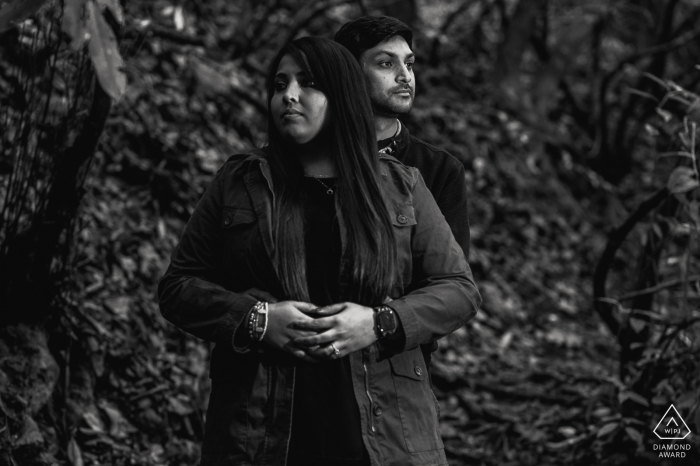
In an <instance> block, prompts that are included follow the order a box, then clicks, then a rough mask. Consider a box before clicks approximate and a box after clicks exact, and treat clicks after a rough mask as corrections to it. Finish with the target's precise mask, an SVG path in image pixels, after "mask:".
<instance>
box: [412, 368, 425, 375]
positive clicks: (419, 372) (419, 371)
mask: <svg viewBox="0 0 700 466" xmlns="http://www.w3.org/2000/svg"><path fill="white" fill-rule="evenodd" d="M413 370H414V371H415V372H416V375H417V376H419V377H420V376H421V375H422V374H423V369H421V367H420V366H416V367H415V368H414V369H413Z"/></svg>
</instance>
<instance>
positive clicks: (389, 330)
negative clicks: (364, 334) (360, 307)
mask: <svg viewBox="0 0 700 466" xmlns="http://www.w3.org/2000/svg"><path fill="white" fill-rule="evenodd" d="M397 327H398V324H397V322H396V312H395V311H394V310H393V309H392V308H390V307H389V306H379V307H375V308H374V333H376V334H377V339H381V338H384V337H385V336H387V335H391V334H393V333H394V332H396V328H397Z"/></svg>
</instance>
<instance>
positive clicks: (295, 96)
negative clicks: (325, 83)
mask: <svg viewBox="0 0 700 466" xmlns="http://www.w3.org/2000/svg"><path fill="white" fill-rule="evenodd" d="M299 90H300V89H299V85H298V84H297V83H295V82H292V83H289V86H287V88H286V89H285V90H284V95H283V96H282V100H284V103H285V104H289V103H290V102H299Z"/></svg>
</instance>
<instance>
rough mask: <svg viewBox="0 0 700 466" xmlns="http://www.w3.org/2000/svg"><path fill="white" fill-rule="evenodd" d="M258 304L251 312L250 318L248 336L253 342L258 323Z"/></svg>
mask: <svg viewBox="0 0 700 466" xmlns="http://www.w3.org/2000/svg"><path fill="white" fill-rule="evenodd" d="M257 306H258V305H257V304H256V305H255V306H253V308H252V309H251V311H250V316H249V317H248V336H249V337H250V339H251V340H255V327H256V326H257V322H258V313H257V312H256V309H257Z"/></svg>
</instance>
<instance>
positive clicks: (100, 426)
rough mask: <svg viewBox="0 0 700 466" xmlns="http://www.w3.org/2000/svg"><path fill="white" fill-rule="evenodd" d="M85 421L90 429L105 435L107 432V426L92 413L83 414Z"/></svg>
mask: <svg viewBox="0 0 700 466" xmlns="http://www.w3.org/2000/svg"><path fill="white" fill-rule="evenodd" d="M83 419H84V420H85V423H86V424H87V425H89V426H90V428H91V429H92V430H93V431H95V432H100V433H103V432H104V431H105V425H104V423H103V422H102V419H100V417H99V416H98V415H97V414H96V413H93V412H92V411H87V412H85V413H84V414H83Z"/></svg>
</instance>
